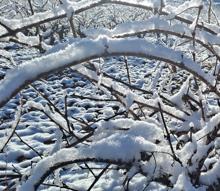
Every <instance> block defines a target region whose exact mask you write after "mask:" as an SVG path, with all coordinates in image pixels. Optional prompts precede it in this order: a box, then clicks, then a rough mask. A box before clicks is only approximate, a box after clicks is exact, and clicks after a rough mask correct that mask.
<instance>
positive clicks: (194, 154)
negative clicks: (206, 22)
mask: <svg viewBox="0 0 220 191" xmlns="http://www.w3.org/2000/svg"><path fill="white" fill-rule="evenodd" d="M66 2H67V1H66ZM177 3H178V4H179V2H178V1H177ZM194 3H195V2H194ZM197 3H198V2H197ZM197 3H195V5H196V4H197ZM185 6H186V5H185ZM215 9H216V12H217V13H219V12H218V10H219V9H218V6H217V8H215ZM66 11H68V10H66ZM177 11H179V12H180V13H181V9H179V10H177ZM177 13H178V12H176V14H177ZM54 14H57V13H54ZM173 14H174V13H173ZM169 16H170V18H171V20H172V14H171V15H169ZM126 19H127V18H126ZM160 19H161V20H163V19H164V18H163V17H162V18H156V19H155V18H154V17H152V18H151V20H150V19H149V20H147V22H145V23H144V25H143V23H140V22H137V23H127V24H124V25H120V26H121V28H120V27H118V28H116V29H115V30H109V29H108V30H107V29H103V30H101V29H100V30H97V29H91V28H89V29H85V34H86V35H88V36H89V37H90V38H91V39H86V40H84V41H81V40H80V39H73V38H71V37H68V38H66V39H65V42H64V43H57V44H56V45H54V46H53V47H52V48H51V47H49V46H48V47H47V48H48V50H47V51H46V52H45V53H39V52H38V51H37V50H36V49H34V48H28V47H27V46H21V45H18V44H16V43H12V42H1V43H0V55H1V57H0V68H1V69H0V79H1V80H2V79H6V80H5V81H3V80H2V81H0V83H1V84H0V91H1V92H2V94H1V95H0V102H2V100H4V98H5V97H8V92H9V93H10V92H11V91H12V89H13V88H14V89H15V92H16V89H17V87H18V86H19V85H17V84H20V83H23V81H24V80H27V81H28V80H30V81H33V80H34V79H35V76H34V75H38V74H37V72H36V71H39V72H38V73H40V71H42V70H45V71H46V70H49V71H50V70H52V69H50V67H51V68H52V67H54V66H53V63H52V62H51V61H53V59H54V60H55V62H56V63H57V66H58V64H59V63H60V65H62V64H63V63H64V64H65V63H68V61H69V60H70V61H71V60H72V61H75V60H77V59H79V60H80V58H81V56H82V55H83V52H82V51H84V53H85V52H86V53H91V54H92V55H93V53H94V54H95V55H96V54H98V53H100V52H101V55H104V54H105V52H104V53H102V51H103V47H104V48H106V47H107V49H106V50H107V51H108V52H107V53H106V54H108V53H112V52H114V51H115V52H120V51H121V52H129V51H131V52H135V51H138V52H139V53H140V52H141V51H143V52H141V57H137V56H131V55H128V56H118V55H114V56H112V57H110V56H106V57H101V58H99V57H98V56H96V58H95V59H93V60H92V61H87V62H85V63H84V64H83V66H81V67H73V66H70V65H68V68H65V69H64V70H62V71H59V72H55V73H53V74H49V75H47V76H46V77H45V76H43V77H42V78H40V79H39V80H38V81H35V82H33V83H32V84H30V85H27V86H26V87H25V88H24V89H22V90H21V91H20V92H19V93H17V94H16V96H14V97H13V98H12V99H10V101H9V102H8V103H7V104H5V105H4V106H2V107H1V108H0V151H1V152H0V190H7V189H9V190H15V189H17V190H22V191H25V190H35V187H34V184H37V183H38V182H39V181H40V180H41V179H42V181H43V182H41V183H42V184H41V185H40V187H39V188H38V190H44V191H46V190H51V191H54V190H55V191H56V190H57V191H58V190H79V191H84V190H90V188H92V190H94V191H102V190H104V191H105V190H106V191H107V190H108V191H113V190H114V191H121V190H134V191H139V190H140V191H141V190H161V191H162V190H164V191H165V190H173V191H174V190H175V191H180V190H186V191H191V190H192V191H193V190H206V189H207V188H208V186H210V185H214V184H219V182H218V179H219V178H220V173H219V168H220V167H219V166H220V163H219V155H218V152H219V148H220V147H219V145H220V144H219V143H220V142H219V138H217V137H218V136H219V134H218V133H219V132H218V129H217V132H216V129H215V128H216V127H218V126H219V123H220V116H219V105H218V98H219V97H218V96H219V95H215V94H214V93H207V94H202V93H201V92H205V91H208V90H207V88H206V86H205V83H206V85H207V84H208V85H210V86H212V85H213V86H214V85H215V84H214V82H215V78H214V77H215V76H212V70H213V65H211V64H210V63H212V62H213V60H212V58H210V60H208V61H210V63H204V65H202V66H201V67H200V66H199V65H197V63H196V62H194V61H193V60H192V59H191V58H189V57H190V56H191V55H190V54H191V52H193V51H197V53H198V52H200V51H199V50H197V48H198V49H199V48H201V50H203V49H202V48H204V47H203V44H202V43H203V42H205V43H207V44H209V45H213V46H214V45H215V43H217V45H219V44H220V43H219V38H220V37H219V35H215V36H214V35H213V36H209V35H206V34H207V33H205V32H204V33H203V31H202V30H201V31H202V32H201V33H198V34H197V35H198V36H196V38H195V39H194V40H196V42H197V41H198V42H202V43H200V44H199V45H198V47H196V50H195V49H194V48H195V47H192V43H191V44H190V45H189V44H187V43H185V42H184V41H183V40H182V39H181V38H180V40H179V39H178V40H176V39H177V37H170V38H166V36H165V35H161V36H158V35H157V34H147V35H146V36H145V37H142V36H141V37H142V38H140V39H136V38H133V37H131V38H129V37H125V39H123V40H121V39H120V40H118V41H117V40H114V39H111V38H114V35H115V36H117V35H119V36H120V35H123V34H124V31H123V30H121V29H126V32H128V31H129V32H130V33H132V32H134V31H135V30H137V29H138V30H140V25H141V26H142V27H143V28H142V29H141V30H146V28H147V30H149V29H155V28H156V29H157V28H159V27H161V28H159V29H160V30H162V29H166V31H170V32H178V31H179V30H181V31H182V30H184V33H182V35H186V36H187V35H188V36H190V35H191V34H190V33H187V32H188V31H190V32H192V31H193V29H194V24H195V23H194V22H193V24H191V25H189V26H188V25H185V28H184V29H183V28H180V27H178V26H179V25H172V26H168V27H167V25H166V24H167V23H168V22H166V23H165V24H164V22H162V21H161V22H159V21H160ZM137 20H140V19H139V18H138V19H137ZM155 20H156V22H154V21H155ZM168 20H169V18H168ZM27 21H28V19H27ZM152 21H153V22H152ZM195 21H196V20H195ZM7 22H8V21H7ZM138 23H139V25H138ZM155 23H158V25H159V24H160V25H159V26H158V27H157V26H156V24H155ZM161 23H162V24H161ZM23 24H25V22H24V23H23ZM131 24H133V25H131ZM177 24H178V23H177ZM129 26H130V28H129ZM131 26H132V27H131ZM13 27H16V25H14V26H13ZM151 27H152V28H151ZM163 27H164V28H163ZM172 27H173V28H172ZM210 28H211V29H213V30H216V31H218V28H217V27H216V28H214V27H213V26H210ZM94 31H95V32H94ZM1 32H2V31H1ZM4 32H5V31H3V33H4ZM99 32H100V33H101V34H100V36H101V37H100V36H98V35H97V34H98V33H99ZM185 32H186V33H185ZM94 34H95V35H97V36H98V40H93V39H94V38H96V37H97V36H96V37H94ZM102 35H103V36H102ZM104 35H105V36H104ZM107 36H108V37H107ZM214 37H215V38H214ZM19 38H20V39H22V40H26V39H24V36H20V37H19ZM143 39H145V40H147V42H145V40H143ZM213 39H215V40H213ZM28 40H30V39H28ZM115 41H117V42H115ZM120 41H123V44H126V43H127V45H129V46H127V47H121V46H120V45H121V44H122V43H120ZM31 42H34V41H33V40H32V41H31ZM132 43H133V46H132ZM68 44H72V45H68ZM179 44H181V45H180V46H179ZM154 45H155V46H154ZM162 46H163V47H162ZM164 46H165V47H164ZM84 47H85V48H84ZM100 47H101V48H100ZM146 47H147V48H146ZM158 47H159V48H158ZM50 48H51V49H50ZM65 48H66V49H65ZM83 48H84V49H83ZM99 48H100V49H102V50H100V51H99ZM123 48H124V49H123ZM168 48H172V50H170V49H168ZM205 48H206V47H205ZM60 49H61V51H63V52H64V53H65V54H63V52H58V50H60ZM63 49H65V50H63ZM75 50H77V51H76V52H74V51H75ZM78 50H79V51H78ZM116 50H117V51H116ZM174 50H175V52H174ZM176 50H177V52H176ZM160 51H163V52H160ZM180 51H181V52H180ZM216 51H217V49H216ZM57 52H58V53H57ZM171 53H172V54H171ZM183 53H184V54H186V57H184V56H182V55H183ZM156 54H157V55H158V57H159V60H155V57H156ZM207 54H208V53H207V51H205V52H203V53H202V54H200V53H198V58H197V59H198V60H199V61H201V60H204V59H206V56H207ZM70 55H71V56H70ZM143 55H144V56H143ZM146 55H150V56H151V57H153V56H154V57H153V59H152V58H151V59H148V58H147V56H146ZM42 56H43V58H40V57H42ZM35 58H36V59H35ZM160 59H161V60H160ZM180 59H182V60H181V62H179V60H180ZM164 60H168V61H169V60H171V61H173V60H174V61H176V63H178V64H179V65H178V64H177V65H175V64H174V65H167V64H166V63H165V62H164ZM61 61H62V62H61ZM47 62H50V63H47ZM23 63H25V64H23ZM174 63H175V62H174ZM202 63H203V62H202ZM37 64H38V66H37ZM209 64H210V65H211V66H210V65H209ZM17 65H20V66H21V67H17V68H16V66H17ZM182 65H183V67H181V66H182ZM176 66H180V68H176ZM209 67H211V69H210V70H209ZM11 68H15V69H12V70H10V69H11ZM25 68H26V69H25ZM33 68H34V69H35V71H33V70H32V69H33ZM182 68H184V69H186V70H183V69H182ZM207 68H208V69H207ZM207 71H208V72H207ZM22 72H24V73H22ZM32 72H33V73H32ZM190 72H191V73H192V74H198V76H197V77H198V79H202V81H203V82H204V84H203V83H201V84H200V83H199V87H201V89H202V90H201V91H200V90H198V92H199V93H198V92H197V90H196V85H195V84H194V82H193V80H194V78H193V77H192V74H190ZM6 73H7V75H6ZM128 73H129V75H128ZM16 75H17V76H16ZM21 75H23V76H21ZM85 75H87V76H85ZM89 77H90V80H89V79H88V78H89ZM212 77H213V78H212ZM7 79H8V81H7ZM10 79H15V80H14V81H10ZM91 79H92V80H91ZM191 83H192V84H191ZM5 84H9V85H10V87H12V88H10V89H7V87H8V88H9V86H7V87H6V85H5ZM189 87H191V88H189ZM2 89H5V91H3V90H2ZM217 93H218V92H217ZM184 95H189V96H191V97H190V98H191V100H190V99H189V100H188V102H187V101H186V102H184ZM186 99H187V98H186ZM167 100H170V102H169V101H167ZM201 100H202V101H203V102H202V103H200V102H199V101H201ZM198 102H199V104H198ZM183 103H184V104H183ZM190 103H192V104H190ZM188 104H189V105H188ZM197 104H198V105H197ZM201 104H203V105H202V106H201V107H204V110H205V112H206V114H205V117H204V113H203V109H200V107H199V106H200V105H201ZM0 105H1V104H0ZM160 106H161V107H162V109H161V108H160ZM155 108H156V109H155ZM158 108H159V109H158ZM163 114H164V115H165V116H163ZM67 116H68V117H67ZM164 120H165V122H164ZM166 126H167V127H168V129H169V131H170V134H167V130H168V129H167V128H166ZM63 132H64V134H63ZM215 133H216V134H215ZM64 135H66V136H64ZM168 135H170V138H168ZM214 135H215V136H216V139H215V138H214V139H213V137H212V136H214ZM11 136H12V137H11ZM209 136H210V137H209ZM204 137H205V138H204ZM206 137H207V139H206ZM169 141H170V142H169ZM6 143H7V144H6ZM170 144H171V145H173V148H172V146H170ZM172 149H174V152H173V150H172ZM209 152H210V154H207V153H209ZM206 155H207V156H206ZM204 158H205V160H203V159H204ZM198 161H199V162H198ZM200 162H201V163H204V165H202V166H201V167H200V166H199V165H201V163H200ZM196 165H198V166H196ZM213 166H214V167H213ZM58 167H62V168H58ZM197 168H201V169H202V170H201V171H200V174H199V175H198V174H196V172H197V171H196V170H197ZM48 171H50V172H51V173H50V174H48ZM52 171H53V172H52ZM193 176H194V177H196V176H198V177H199V179H198V178H195V179H194V177H193ZM42 177H43V178H42ZM44 178H45V179H44ZM96 180H97V182H96ZM194 180H195V182H194ZM196 181H197V182H196ZM93 184H94V185H93ZM209 188H210V187H209Z"/></svg>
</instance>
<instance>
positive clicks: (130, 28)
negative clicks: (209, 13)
mask: <svg viewBox="0 0 220 191" xmlns="http://www.w3.org/2000/svg"><path fill="white" fill-rule="evenodd" d="M152 32H153V33H164V34H170V35H174V36H177V37H180V38H186V39H190V40H195V41H196V42H197V43H199V44H200V45H202V46H203V47H204V48H206V49H208V50H209V51H210V52H212V53H213V54H214V55H216V56H217V57H218V58H220V55H218V54H217V53H216V51H213V48H212V47H210V45H220V37H219V36H218V35H214V34H211V33H208V32H206V31H203V30H197V31H196V33H195V36H193V35H192V32H193V30H192V29H190V28H189V27H187V26H184V25H181V24H173V25H170V23H169V22H168V21H167V20H166V18H158V17H151V18H150V19H148V20H146V21H133V22H127V23H122V24H119V25H117V26H116V27H115V28H114V29H112V30H110V29H107V28H99V29H86V30H85V31H84V34H85V35H86V36H87V37H90V38H97V37H98V36H99V35H106V36H109V37H112V38H123V37H128V36H135V35H138V34H140V33H152Z"/></svg>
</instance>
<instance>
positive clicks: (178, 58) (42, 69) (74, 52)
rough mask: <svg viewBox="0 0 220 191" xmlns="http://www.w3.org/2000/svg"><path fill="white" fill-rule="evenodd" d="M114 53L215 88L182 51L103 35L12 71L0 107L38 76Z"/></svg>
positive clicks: (0, 89)
mask: <svg viewBox="0 0 220 191" xmlns="http://www.w3.org/2000/svg"><path fill="white" fill-rule="evenodd" d="M116 54H127V55H134V56H135V55H137V56H141V57H146V58H150V59H155V58H157V59H159V60H161V61H165V62H168V63H171V64H174V65H176V66H178V67H180V68H185V69H186V70H188V71H189V72H191V73H193V74H196V75H197V76H198V77H199V78H200V79H201V80H202V81H203V82H205V83H206V84H207V85H208V86H211V87H212V86H213V85H214V77H213V76H210V75H209V74H206V73H204V71H203V70H202V69H201V68H200V66H199V65H198V64H196V63H195V62H193V61H192V60H191V59H189V58H187V57H185V56H184V55H183V53H181V52H176V51H174V50H171V49H169V48H166V47H163V46H160V45H158V46H157V45H154V44H152V43H149V42H147V41H146V40H141V39H131V40H130V39H110V38H108V37H105V36H104V37H99V38H98V39H95V40H89V39H85V40H82V41H81V42H79V43H75V44H72V45H70V46H68V47H67V48H66V49H64V50H60V51H59V52H57V53H53V54H50V55H47V56H44V57H41V58H37V59H34V60H32V61H30V62H26V63H24V64H22V65H20V66H18V67H16V68H14V69H11V70H10V72H7V74H6V76H5V78H4V80H2V81H1V85H0V94H1V95H2V96H1V98H0V105H2V104H3V103H5V102H7V101H8V100H9V99H10V98H11V97H12V96H13V95H14V94H15V93H16V92H17V91H19V89H20V88H21V87H23V86H24V85H27V83H30V82H31V81H34V80H36V79H37V78H39V76H42V75H45V74H48V73H50V72H53V71H55V70H59V69H61V68H65V67H68V66H71V65H76V64H79V63H81V62H83V61H86V60H89V59H92V58H95V57H96V58H98V57H100V56H108V55H116ZM54 60H55V62H54ZM6 87H7V88H6Z"/></svg>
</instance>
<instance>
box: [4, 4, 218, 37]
mask: <svg viewBox="0 0 220 191" xmlns="http://www.w3.org/2000/svg"><path fill="white" fill-rule="evenodd" d="M104 4H119V5H125V6H131V7H136V8H141V9H144V10H148V11H153V10H154V9H155V7H154V5H153V3H152V5H151V4H145V2H139V1H137V0H135V1H134V0H95V1H82V2H79V3H75V4H73V9H74V14H79V13H82V12H84V11H87V10H89V9H92V8H94V7H97V6H101V5H104ZM180 6H181V5H180ZM171 8H172V10H173V11H172V13H170V12H169V11H168V10H171ZM168 10H167V11H166V7H164V9H163V10H162V11H161V12H160V14H161V15H170V14H171V15H173V12H174V13H175V10H178V7H177V8H176V7H171V6H169V7H168ZM65 17H67V14H66V12H65V11H64V10H63V9H62V8H55V9H54V10H52V11H46V12H43V13H37V14H34V15H32V16H30V17H26V18H22V20H20V19H10V20H8V19H5V18H2V17H0V23H2V25H4V26H7V28H5V27H3V28H2V29H0V31H2V32H0V38H3V37H7V36H11V35H15V34H16V33H18V32H21V31H22V30H24V29H27V28H31V27H36V26H39V25H40V24H44V23H47V22H50V21H54V20H57V19H62V18H65ZM173 19H176V20H179V21H181V22H184V23H186V24H192V23H193V21H194V19H193V18H192V17H191V16H190V15H187V14H186V15H185V16H179V15H174V16H173ZM197 27H198V28H201V29H203V30H205V31H207V32H209V33H212V34H217V33H218V32H219V31H220V28H218V27H215V30H214V27H211V25H210V24H208V23H205V22H203V23H201V24H198V26H197ZM8 28H9V29H10V30H8ZM211 28H213V29H211Z"/></svg>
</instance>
